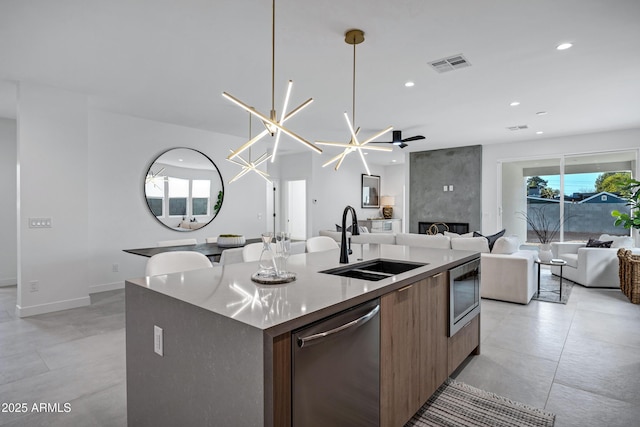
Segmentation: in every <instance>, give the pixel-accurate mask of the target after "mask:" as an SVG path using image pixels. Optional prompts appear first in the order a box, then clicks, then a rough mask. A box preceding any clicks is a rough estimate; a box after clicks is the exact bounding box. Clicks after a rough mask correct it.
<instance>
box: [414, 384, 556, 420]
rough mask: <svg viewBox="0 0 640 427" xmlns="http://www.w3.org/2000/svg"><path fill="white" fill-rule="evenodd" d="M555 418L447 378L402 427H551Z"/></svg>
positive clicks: (548, 413) (549, 414)
mask: <svg viewBox="0 0 640 427" xmlns="http://www.w3.org/2000/svg"><path fill="white" fill-rule="evenodd" d="M555 418H556V416H555V415H554V414H552V413H551V412H546V411H543V410H541V409H537V408H533V407H531V406H528V405H525V404H523V403H519V402H514V401H513V400H510V399H507V398H506V397H502V396H498V395H496V394H493V393H489V392H487V391H484V390H480V389H477V388H475V387H471V386H470V385H467V384H464V383H461V382H457V381H455V380H453V379H451V378H449V379H447V381H446V382H445V383H444V384H443V385H442V386H441V387H440V388H439V389H438V390H437V391H436V392H435V393H434V394H433V396H431V398H430V399H429V401H428V402H427V403H425V404H424V406H423V407H422V408H420V410H419V411H418V412H417V413H416V414H415V415H414V416H413V418H411V420H410V421H409V422H408V423H407V424H406V425H405V427H409V426H416V427H481V426H483V427H489V426H491V427H532V426H536V427H537V426H545V427H546V426H553V424H554V422H555Z"/></svg>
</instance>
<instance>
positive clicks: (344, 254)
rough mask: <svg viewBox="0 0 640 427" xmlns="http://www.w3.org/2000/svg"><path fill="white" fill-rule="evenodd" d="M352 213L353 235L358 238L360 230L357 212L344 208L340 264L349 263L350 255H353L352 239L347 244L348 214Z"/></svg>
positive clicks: (350, 208)
mask: <svg viewBox="0 0 640 427" xmlns="http://www.w3.org/2000/svg"><path fill="white" fill-rule="evenodd" d="M348 212H351V235H352V236H358V235H359V234H360V230H359V229H358V217H357V216H356V210H355V209H353V208H352V207H351V206H347V207H346V208H344V211H343V212H342V239H341V240H340V264H348V263H349V254H351V239H349V243H348V244H347V213H348Z"/></svg>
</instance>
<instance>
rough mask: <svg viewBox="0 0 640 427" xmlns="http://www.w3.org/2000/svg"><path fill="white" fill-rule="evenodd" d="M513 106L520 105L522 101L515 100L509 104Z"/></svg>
mask: <svg viewBox="0 0 640 427" xmlns="http://www.w3.org/2000/svg"><path fill="white" fill-rule="evenodd" d="M509 105H510V106H512V107H517V106H518V105H520V102H518V101H513V102H512V103H511V104H509Z"/></svg>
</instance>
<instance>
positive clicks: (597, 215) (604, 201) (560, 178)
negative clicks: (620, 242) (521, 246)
mask: <svg viewBox="0 0 640 427" xmlns="http://www.w3.org/2000/svg"><path fill="white" fill-rule="evenodd" d="M635 162H636V152H634V151H619V152H607V153H597V154H585V155H572V156H559V157H556V158H549V159H533V160H522V161H512V162H504V163H502V164H501V187H502V188H501V190H502V207H501V208H502V211H501V222H502V227H503V228H506V229H507V231H508V232H509V233H511V234H516V235H518V236H519V237H520V239H521V240H522V241H525V242H527V243H529V244H537V243H538V242H537V240H538V239H537V235H536V234H535V233H534V232H533V230H532V229H531V228H530V227H526V224H525V222H524V220H523V215H522V214H523V213H526V214H527V216H534V215H536V213H537V212H538V211H541V210H544V214H545V220H546V221H547V224H548V225H549V227H551V228H550V229H553V228H556V227H558V226H560V224H561V223H562V225H561V227H560V229H559V230H558V231H559V232H558V233H557V235H556V236H555V238H554V239H553V240H556V241H557V240H560V241H586V240H587V239H589V238H598V237H599V236H600V235H601V234H611V235H628V234H629V230H626V229H624V228H622V227H616V226H615V225H614V219H613V218H612V217H611V211H612V210H614V209H615V210H619V211H621V212H625V211H626V212H628V211H629V207H628V206H626V205H625V203H624V201H623V200H621V199H620V198H619V197H617V194H616V193H617V189H616V186H615V184H614V182H615V180H616V178H618V177H620V176H630V175H632V171H633V170H634V169H635ZM561 219H564V221H561Z"/></svg>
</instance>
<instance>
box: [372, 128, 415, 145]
mask: <svg viewBox="0 0 640 427" xmlns="http://www.w3.org/2000/svg"><path fill="white" fill-rule="evenodd" d="M420 139H425V137H424V136H422V135H416V136H410V137H409V138H405V139H402V131H401V130H394V131H393V137H392V141H373V142H371V144H393V145H397V146H399V147H400V148H404V147H407V145H408V144H405V143H406V142H411V141H418V140H420Z"/></svg>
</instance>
